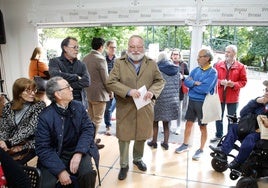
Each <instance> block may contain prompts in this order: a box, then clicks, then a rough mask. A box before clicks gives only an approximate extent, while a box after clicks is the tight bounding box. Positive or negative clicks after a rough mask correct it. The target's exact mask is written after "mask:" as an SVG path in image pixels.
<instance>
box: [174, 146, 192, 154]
mask: <svg viewBox="0 0 268 188" xmlns="http://www.w3.org/2000/svg"><path fill="white" fill-rule="evenodd" d="M188 148H189V146H188V145H186V144H182V145H181V146H180V147H178V148H177V149H176V150H175V153H182V152H185V151H187V150H188Z"/></svg>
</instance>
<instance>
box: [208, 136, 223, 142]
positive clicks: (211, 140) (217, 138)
mask: <svg viewBox="0 0 268 188" xmlns="http://www.w3.org/2000/svg"><path fill="white" fill-rule="evenodd" d="M220 140H221V138H219V137H215V138H212V139H210V142H211V143H214V142H219V141H220Z"/></svg>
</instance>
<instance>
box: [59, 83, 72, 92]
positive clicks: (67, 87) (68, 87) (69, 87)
mask: <svg viewBox="0 0 268 188" xmlns="http://www.w3.org/2000/svg"><path fill="white" fill-rule="evenodd" d="M64 89H71V86H70V85H69V84H68V85H67V86H66V87H64V88H61V89H58V90H57V91H61V90H64Z"/></svg>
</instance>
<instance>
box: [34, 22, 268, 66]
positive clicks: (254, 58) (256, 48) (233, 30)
mask: <svg viewBox="0 0 268 188" xmlns="http://www.w3.org/2000/svg"><path fill="white" fill-rule="evenodd" d="M132 34H139V35H141V36H142V37H143V38H144V39H145V47H146V48H148V45H149V44H151V43H159V49H160V50H164V49H166V48H169V49H171V48H179V49H182V50H189V49H190V47H191V31H189V27H188V26H140V27H137V26H123V27H121V26H120V27H119V26H111V27H108V26H104V27H82V28H51V29H42V32H40V34H39V42H40V44H42V45H44V44H45V41H46V40H47V39H48V38H65V37H66V36H74V37H76V38H77V39H78V40H79V45H80V53H81V58H83V57H84V56H85V55H86V54H87V53H89V51H90V50H91V40H92V38H93V37H102V38H104V39H105V40H109V39H114V40H116V41H117V52H118V55H120V53H121V51H123V50H125V49H126V48H127V41H128V38H129V37H130V36H131V35H132ZM203 44H204V45H207V46H211V47H212V49H213V50H214V51H215V52H219V53H224V49H225V47H226V46H227V45H228V44H236V45H237V46H238V55H237V57H238V59H239V60H240V61H241V62H242V63H244V64H245V65H248V66H257V67H261V68H263V70H264V71H267V58H268V27H237V26H207V27H206V30H205V31H204V33H203ZM49 50H50V51H51V49H49Z"/></svg>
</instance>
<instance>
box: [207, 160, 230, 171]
mask: <svg viewBox="0 0 268 188" xmlns="http://www.w3.org/2000/svg"><path fill="white" fill-rule="evenodd" d="M211 166H212V167H213V169H214V170H215V171H217V172H224V171H225V170H227V168H228V166H227V162H222V161H220V160H218V159H215V158H213V159H212V160H211Z"/></svg>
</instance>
